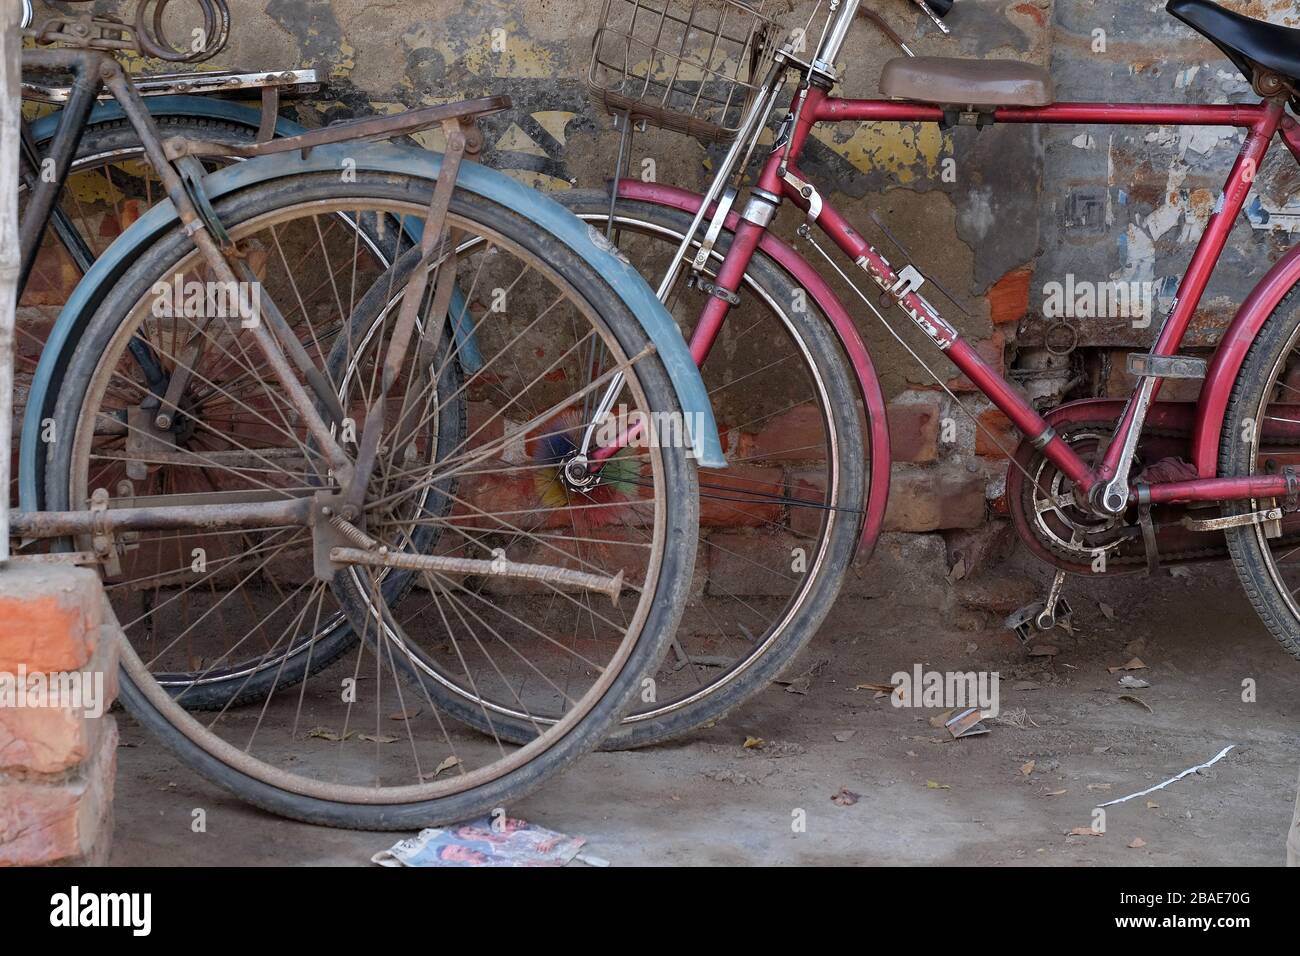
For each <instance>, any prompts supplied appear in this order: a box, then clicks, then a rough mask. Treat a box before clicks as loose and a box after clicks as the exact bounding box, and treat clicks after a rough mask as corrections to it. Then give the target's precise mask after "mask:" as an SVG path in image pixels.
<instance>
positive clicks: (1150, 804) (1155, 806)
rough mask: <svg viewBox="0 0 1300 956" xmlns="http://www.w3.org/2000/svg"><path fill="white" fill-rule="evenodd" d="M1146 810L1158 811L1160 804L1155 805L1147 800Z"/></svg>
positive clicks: (1152, 801)
mask: <svg viewBox="0 0 1300 956" xmlns="http://www.w3.org/2000/svg"><path fill="white" fill-rule="evenodd" d="M1147 809H1148V810H1159V809H1160V804H1158V803H1156V802H1155V801H1154V800H1148V801H1147Z"/></svg>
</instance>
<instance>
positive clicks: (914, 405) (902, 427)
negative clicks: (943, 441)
mask: <svg viewBox="0 0 1300 956" xmlns="http://www.w3.org/2000/svg"><path fill="white" fill-rule="evenodd" d="M889 453H890V457H892V458H893V460H894V461H903V462H912V463H915V464H925V463H927V462H932V461H935V460H937V459H938V457H939V399H938V397H937V396H926V397H925V398H922V399H920V400H917V401H907V402H893V403H891V404H890V406H889Z"/></svg>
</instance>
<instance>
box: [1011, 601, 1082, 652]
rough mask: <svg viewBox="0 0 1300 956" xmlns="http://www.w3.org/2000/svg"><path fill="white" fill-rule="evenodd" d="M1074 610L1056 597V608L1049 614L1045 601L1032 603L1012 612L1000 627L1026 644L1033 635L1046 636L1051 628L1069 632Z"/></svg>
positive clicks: (1067, 603) (1066, 602)
mask: <svg viewBox="0 0 1300 956" xmlns="http://www.w3.org/2000/svg"><path fill="white" fill-rule="evenodd" d="M1073 617H1074V609H1073V608H1072V607H1070V602H1069V601H1067V600H1066V599H1065V598H1064V597H1059V596H1058V597H1057V599H1056V607H1055V609H1054V610H1053V612H1051V613H1050V614H1049V613H1048V611H1047V603H1046V602H1045V601H1034V602H1033V603H1032V604H1026V605H1025V606H1024V607H1022V608H1020V609H1019V610H1018V611H1013V612H1012V613H1011V614H1010V615H1008V616H1007V618H1006V620H1004V621H1003V622H1002V626H1003V627H1005V628H1006V629H1007V630H1008V631H1011V632H1013V633H1014V634H1015V635H1016V637H1018V638H1019V639H1020V643H1021V644H1028V643H1029V642H1030V640H1032V639H1033V637H1034V635H1035V634H1046V633H1047V632H1048V631H1050V630H1052V629H1053V628H1056V627H1060V628H1062V629H1064V630H1065V631H1067V632H1068V631H1070V621H1071V619H1072V618H1073Z"/></svg>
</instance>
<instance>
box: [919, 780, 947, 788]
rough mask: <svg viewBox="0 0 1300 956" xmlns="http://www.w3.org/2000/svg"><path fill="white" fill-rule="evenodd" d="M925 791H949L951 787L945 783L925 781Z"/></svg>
mask: <svg viewBox="0 0 1300 956" xmlns="http://www.w3.org/2000/svg"><path fill="white" fill-rule="evenodd" d="M925 789H927V790H951V789H952V787H950V786H948V785H947V784H946V783H936V782H935V781H933V780H927V781H926V782H925Z"/></svg>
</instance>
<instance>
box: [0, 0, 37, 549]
mask: <svg viewBox="0 0 1300 956" xmlns="http://www.w3.org/2000/svg"><path fill="white" fill-rule="evenodd" d="M19 15H20V14H19V9H18V6H17V5H16V4H6V5H5V12H4V13H3V14H2V16H3V18H4V19H3V22H0V72H3V76H4V79H3V83H4V87H3V89H0V190H3V191H2V192H0V449H3V452H4V453H3V454H0V495H2V496H3V500H0V564H3V563H6V562H8V560H9V469H10V459H11V457H12V456H11V455H10V454H9V445H10V442H11V440H12V438H13V435H12V432H13V405H14V323H15V315H16V312H17V309H18V281H19V275H20V273H21V271H22V257H21V254H20V252H19V248H18V246H19V244H18V168H19V163H18V149H19V129H20V128H21V125H22V112H21V110H22V102H21V100H20V99H19V96H18V85H19V52H18V51H19V48H20V45H21V44H20V41H19V37H20V36H21V32H20V31H21V25H20V20H19ZM30 15H31V8H30V7H27V8H26V9H24V10H23V11H22V17H23V20H24V21H25V20H26V19H29V18H30Z"/></svg>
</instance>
